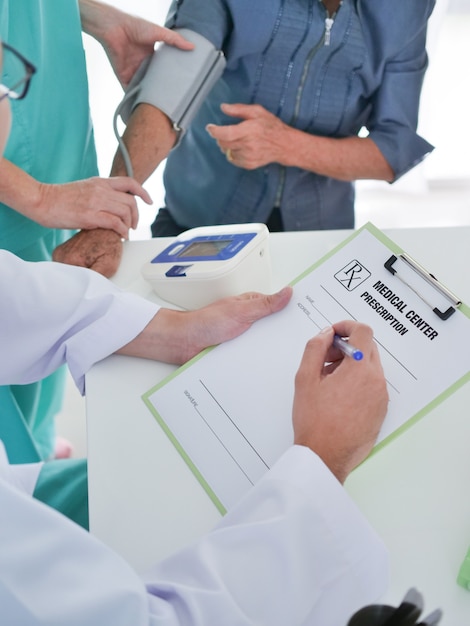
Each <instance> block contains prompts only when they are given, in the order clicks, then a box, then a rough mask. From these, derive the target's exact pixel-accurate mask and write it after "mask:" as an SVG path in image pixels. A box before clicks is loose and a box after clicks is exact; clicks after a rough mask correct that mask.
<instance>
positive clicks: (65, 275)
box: [0, 251, 159, 393]
mask: <svg viewBox="0 0 470 626" xmlns="http://www.w3.org/2000/svg"><path fill="white" fill-rule="evenodd" d="M0 267H1V272H0V291H1V293H2V294H3V296H2V298H0V319H1V320H2V324H1V326H0V344H1V345H2V351H3V354H8V355H9V357H8V359H2V360H0V384H2V385H5V384H25V383H30V382H33V381H35V380H39V379H41V378H44V377H45V376H47V375H49V374H50V373H51V372H53V371H55V370H56V369H57V368H58V367H59V366H60V365H62V364H64V363H67V365H68V366H69V369H70V372H71V374H72V376H73V378H74V380H75V382H76V384H77V386H78V388H79V389H80V391H81V392H82V393H83V391H84V376H85V373H86V372H87V371H88V370H89V369H90V368H91V367H92V365H94V364H95V363H97V362H98V361H100V360H101V359H104V358H105V357H107V356H109V355H110V354H112V353H113V352H115V351H116V350H118V349H119V348H121V347H122V346H124V345H125V344H126V343H128V342H129V341H131V340H132V339H134V338H135V337H136V336H137V335H138V334H139V333H140V332H141V331H142V330H143V329H144V327H145V326H146V325H147V324H148V323H149V321H150V320H151V319H152V318H153V316H154V315H155V314H156V312H157V311H158V309H159V307H158V306H157V305H156V304H153V303H151V302H149V301H147V300H145V299H143V298H140V297H138V296H136V295H134V294H130V293H125V292H123V291H121V290H119V289H118V288H117V287H115V286H114V285H113V284H112V283H111V282H110V281H109V280H107V279H106V278H104V277H103V276H101V275H100V274H98V273H96V272H93V271H91V270H87V269H85V268H80V267H74V266H70V265H63V264H60V263H51V262H41V263H27V262H25V261H22V260H21V259H18V258H17V257H15V256H14V255H12V254H10V253H9V252H5V251H0ZM12 285H14V288H12Z"/></svg>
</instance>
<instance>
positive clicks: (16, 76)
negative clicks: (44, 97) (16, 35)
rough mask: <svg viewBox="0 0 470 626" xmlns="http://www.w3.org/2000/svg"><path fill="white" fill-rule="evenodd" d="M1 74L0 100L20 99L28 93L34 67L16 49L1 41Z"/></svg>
mask: <svg viewBox="0 0 470 626" xmlns="http://www.w3.org/2000/svg"><path fill="white" fill-rule="evenodd" d="M1 46H2V52H3V74H2V82H1V84H0V100H3V99H4V98H11V99H12V100H21V98H24V97H25V96H26V94H27V93H28V89H29V84H30V82H31V78H32V77H33V74H34V73H35V72H36V68H35V67H34V65H33V64H32V63H30V62H29V61H28V60H27V59H25V58H24V56H23V55H22V54H20V53H19V52H18V51H17V50H15V49H14V48H12V47H11V46H9V45H8V44H7V43H2V44H1Z"/></svg>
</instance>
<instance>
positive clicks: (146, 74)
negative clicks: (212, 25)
mask: <svg viewBox="0 0 470 626" xmlns="http://www.w3.org/2000/svg"><path fill="white" fill-rule="evenodd" d="M176 30H177V32H179V33H180V34H181V35H183V37H185V38H186V39H187V40H189V41H191V42H192V43H193V44H194V46H195V47H194V49H193V50H190V51H188V50H179V49H178V48H175V47H173V46H169V45H167V44H163V45H162V46H160V48H158V50H156V51H155V52H154V54H153V56H152V57H150V59H149V60H147V61H145V62H144V63H143V64H142V66H141V67H140V68H139V70H138V71H137V72H136V75H135V76H134V78H133V79H132V81H131V84H130V85H129V89H128V90H127V93H126V95H125V96H124V100H123V101H122V102H121V104H120V105H119V108H118V114H119V115H121V117H122V119H123V121H124V122H125V123H127V121H128V119H129V117H130V115H131V113H132V111H133V110H134V109H135V107H136V106H137V105H138V104H142V103H145V104H151V105H152V106H154V107H156V108H158V109H160V110H161V111H162V112H163V113H165V115H167V116H168V117H169V119H170V120H171V122H172V124H173V127H174V128H175V130H176V131H178V132H179V133H180V135H181V134H182V133H184V131H185V130H186V129H187V128H188V126H189V124H190V123H191V121H192V120H193V118H194V116H195V115H196V113H197V112H198V110H199V108H200V106H201V104H202V103H203V102H204V100H205V98H206V96H207V94H208V93H209V91H210V90H211V89H212V87H213V86H214V84H215V83H216V81H217V80H218V79H219V78H220V76H221V75H222V72H223V71H224V68H225V57H224V55H223V53H222V52H221V51H220V50H216V49H215V47H214V45H213V44H212V43H211V42H210V41H208V40H207V39H206V38H205V37H202V35H199V34H198V33H196V32H194V31H192V30H189V29H187V28H181V29H176Z"/></svg>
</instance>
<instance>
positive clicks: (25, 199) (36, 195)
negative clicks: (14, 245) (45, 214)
mask: <svg viewBox="0 0 470 626" xmlns="http://www.w3.org/2000/svg"><path fill="white" fill-rule="evenodd" d="M41 189H42V185H41V184H40V183H39V182H38V181H37V180H35V179H34V178H33V177H32V176H30V175H29V174H27V173H26V172H25V171H23V170H22V169H20V168H19V167H17V166H16V165H14V164H13V163H11V161H8V160H7V159H1V161H0V202H2V203H3V204H6V205H7V206H8V207H10V208H11V209H13V210H14V211H16V212H18V213H21V215H24V216H25V217H29V218H30V219H32V220H34V221H35V222H38V223H42V222H41V219H42V209H41V198H42V192H41Z"/></svg>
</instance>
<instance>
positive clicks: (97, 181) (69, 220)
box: [32, 176, 152, 239]
mask: <svg viewBox="0 0 470 626" xmlns="http://www.w3.org/2000/svg"><path fill="white" fill-rule="evenodd" d="M136 196H137V197H139V198H141V199H142V200H143V201H144V202H146V203H147V204H152V199H151V198H150V196H149V194H148V193H147V192H146V191H145V189H144V188H143V187H142V186H141V185H139V183H138V182H137V181H135V180H134V179H133V178H128V177H124V176H119V177H114V178H98V177H94V178H88V179H86V180H79V181H76V182H73V183H66V184H62V185H45V184H39V198H40V199H39V201H38V203H37V208H36V210H35V215H32V219H34V220H35V221H37V222H39V223H40V224H42V225H43V226H47V227H49V228H70V229H79V228H83V229H86V230H91V229H93V228H106V229H109V230H114V231H115V232H116V233H117V234H118V235H119V236H120V237H123V238H124V239H128V235H129V228H136V226H137V222H138V219H139V212H138V208H137V203H136V199H135V198H136Z"/></svg>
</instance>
